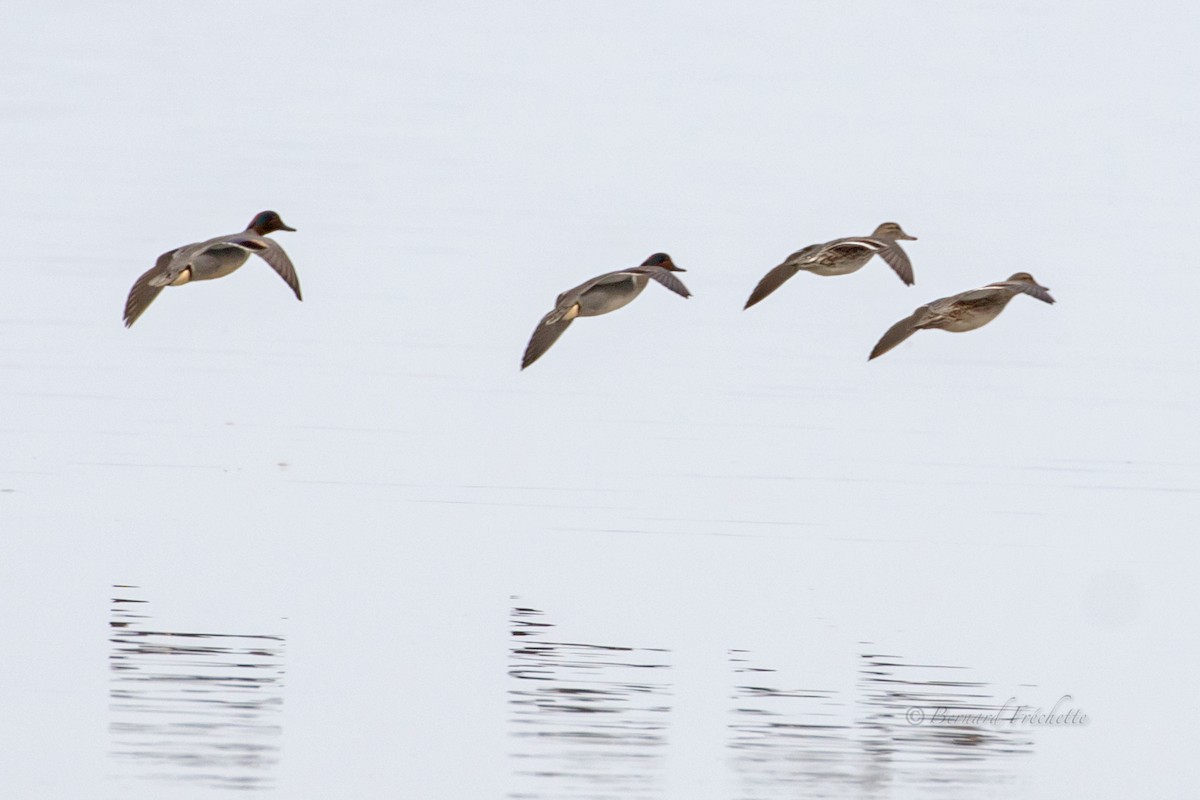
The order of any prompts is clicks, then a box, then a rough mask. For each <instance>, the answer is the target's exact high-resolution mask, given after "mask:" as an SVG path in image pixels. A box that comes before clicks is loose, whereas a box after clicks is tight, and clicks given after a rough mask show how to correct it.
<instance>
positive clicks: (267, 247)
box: [227, 234, 304, 300]
mask: <svg viewBox="0 0 1200 800" xmlns="http://www.w3.org/2000/svg"><path fill="white" fill-rule="evenodd" d="M227 241H228V242H229V243H230V244H234V245H237V246H238V247H242V248H245V249H246V250H249V251H250V252H251V253H254V254H255V255H257V256H259V257H261V258H262V260H263V261H265V262H267V263H268V264H270V265H271V269H273V270H275V271H276V272H278V273H279V277H281V278H283V281H284V283H286V284H287V285H288V286H290V287H292V291H293V292H295V293H296V299H297V300H303V299H304V298H303V297H302V296H301V295H300V278H298V277H297V276H296V268H295V267H293V266H292V260H291V259H290V258H288V255H287V253H285V252H284V251H283V248H282V247H280V246H279V242H277V241H275V240H274V239H271V238H268V237H266V236H254V235H252V234H251V235H244V236H233V237H230V238H229V239H228V240H227Z"/></svg>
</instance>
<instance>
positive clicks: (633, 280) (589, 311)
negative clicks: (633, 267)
mask: <svg viewBox="0 0 1200 800" xmlns="http://www.w3.org/2000/svg"><path fill="white" fill-rule="evenodd" d="M646 281H647V279H646V278H643V277H640V276H636V275H635V276H631V277H630V279H629V280H627V281H620V282H619V283H605V284H602V285H600V286H593V287H592V288H591V289H588V290H587V291H586V292H584V294H583V296H582V297H580V298H579V316H581V317H598V316H600V315H601V314H607V313H609V312H610V311H616V310H617V309H618V308H621V307H623V306H627V305H629V304H630V303H632V302H633V299H634V298H635V297H637V296H638V295H639V294H641V293H642V289H645V288H646Z"/></svg>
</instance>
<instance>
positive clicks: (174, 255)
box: [125, 211, 303, 328]
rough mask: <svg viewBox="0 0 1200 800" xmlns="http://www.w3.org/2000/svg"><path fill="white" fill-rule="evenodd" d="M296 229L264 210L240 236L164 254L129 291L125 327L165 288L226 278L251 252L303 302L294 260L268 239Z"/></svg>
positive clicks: (232, 234)
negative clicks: (281, 232) (259, 257)
mask: <svg viewBox="0 0 1200 800" xmlns="http://www.w3.org/2000/svg"><path fill="white" fill-rule="evenodd" d="M294 230H296V229H295V228H289V227H288V226H287V225H285V224H284V222H283V220H282V219H280V218H279V215H278V214H276V213H275V212H274V211H263V212H262V213H260V214H257V215H256V216H255V217H254V219H252V220H250V224H249V225H248V226H246V230H244V231H242V232H241V233H231V234H228V235H226V236H218V237H216V238H214V239H209V240H208V241H206V242H197V243H196V244H186V245H184V246H183V247H180V248H177V249H175V250H169V251H167V252H166V253H163V254H162V255H161V256H159V257H158V261H156V262H155V264H154V268H153V269H151V270H149V271H148V272H146V273H145V274H144V275H142V277H140V278H138V279H137V281H136V282H135V283H134V284H133V288H132V289H130V290H129V298H128V299H127V300H126V301H125V327H126V328H128V327H129V326H130V325H132V324H133V323H134V322H136V321H137V318H138V317H140V316H141V315H142V313H143V312H144V311H145V310H146V308H147V307H149V305H150V304H151V303H152V302H154V298H156V297H158V293H159V292H161V291H162V290H163V288H164V287H167V286H181V285H183V284H185V283H191V282H192V281H210V280H213V279H214V278H223V277H224V276H226V275H228V274H229V273H231V272H233V271H234V270H236V269H237V268H238V267H240V266H241V265H242V264H245V263H246V259H247V258H249V257H250V254H251V253H254V254H256V255H259V256H261V257H262V259H263V261H266V262H267V263H268V264H270V265H271V268H272V269H273V270H275V271H276V272H278V273H279V277H281V278H283V280H284V281H285V282H286V283H287V285H288V286H290V287H292V291H293V292H295V293H296V299H297V300H301V299H303V298H301V297H300V279H299V278H297V277H296V269H295V268H294V267H293V266H292V262H291V259H289V258H288V257H287V253H285V252H283V248H282V247H280V246H279V243H278V242H276V241H275V240H274V239H268V238H267V234H268V233H271V232H272V231H294Z"/></svg>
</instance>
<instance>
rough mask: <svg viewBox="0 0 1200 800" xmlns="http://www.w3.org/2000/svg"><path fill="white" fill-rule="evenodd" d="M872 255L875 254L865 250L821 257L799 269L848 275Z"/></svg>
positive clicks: (821, 273)
mask: <svg viewBox="0 0 1200 800" xmlns="http://www.w3.org/2000/svg"><path fill="white" fill-rule="evenodd" d="M873 255H875V254H874V253H871V252H865V253H862V254H857V253H856V254H854V255H851V256H843V257H841V258H834V259H821V260H819V261H817V262H816V263H815V264H813V265H812V266H810V267H801V269H806V270H808V271H809V272H812V273H815V274H817V275H849V274H850V273H851V272H858V271H859V270H860V269H862V268H863V267H864V266H865V265H866V263H867V262H868V261H870V260H871V257H872V256H873Z"/></svg>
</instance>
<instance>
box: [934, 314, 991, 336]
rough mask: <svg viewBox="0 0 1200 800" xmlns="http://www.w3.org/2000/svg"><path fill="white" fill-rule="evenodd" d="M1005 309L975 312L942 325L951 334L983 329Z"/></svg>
mask: <svg viewBox="0 0 1200 800" xmlns="http://www.w3.org/2000/svg"><path fill="white" fill-rule="evenodd" d="M1002 310H1003V308H997V309H988V310H987V311H974V312H972V313H970V314H965V315H963V316H961V317H955V318H954V319H951V320H948V321H947V322H946V324H944V325H942V326H941V327H942V330H945V331H950V332H951V333H965V332H967V331H973V330H975V329H976V328H982V327H983V326H984V325H987V324H988V323H989V322H991V321H992V320H994V319H995V318H996V317H998V316H999V315H1000V312H1001V311H1002Z"/></svg>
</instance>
